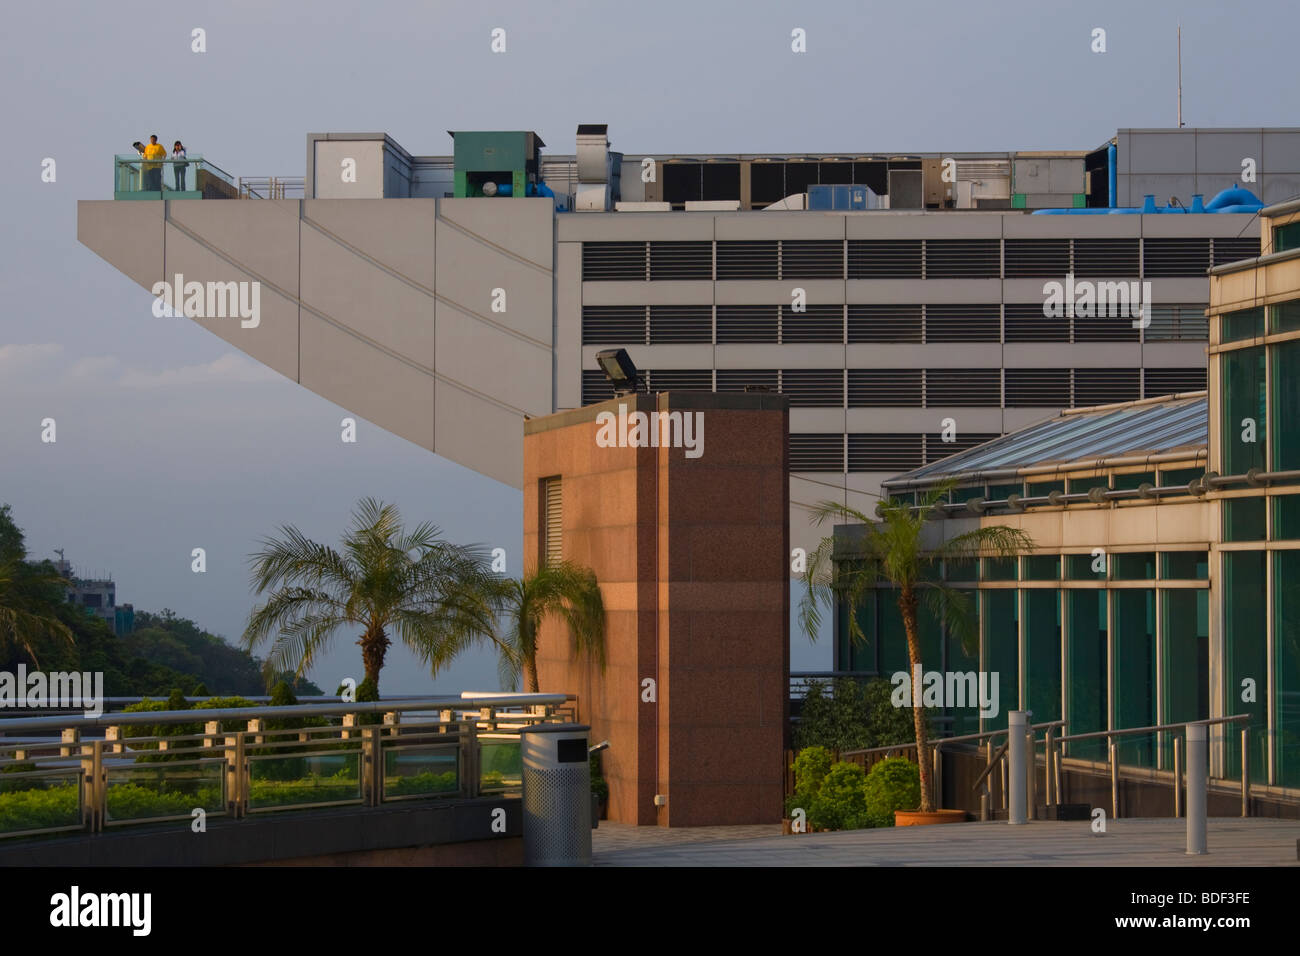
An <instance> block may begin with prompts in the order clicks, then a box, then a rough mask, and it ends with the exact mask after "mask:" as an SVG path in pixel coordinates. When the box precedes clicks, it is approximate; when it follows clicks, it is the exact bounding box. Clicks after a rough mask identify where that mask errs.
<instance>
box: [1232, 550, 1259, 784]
mask: <svg viewBox="0 0 1300 956" xmlns="http://www.w3.org/2000/svg"><path fill="white" fill-rule="evenodd" d="M1264 588H1265V583H1264V552H1263V551H1224V552H1223V595H1224V598H1223V600H1224V607H1223V623H1224V635H1223V649H1224V655H1225V660H1224V670H1225V675H1226V681H1227V684H1226V686H1225V688H1224V692H1225V700H1226V702H1227V712H1228V714H1249V715H1250V779H1251V780H1259V781H1263V779H1264V775H1265V773H1266V772H1267V767H1266V766H1265V765H1264V729H1265V713H1266V710H1265V703H1264V698H1265V696H1266V694H1267V693H1268V665H1267V655H1266V650H1265V646H1266V645H1265V636H1266V621H1267V617H1266V602H1265V601H1264V600H1263V595H1264ZM1243 697H1244V698H1247V699H1245V700H1243ZM1240 731H1241V727H1240V726H1238V725H1233V727H1232V729H1231V730H1230V731H1228V732H1227V747H1226V751H1227V756H1228V766H1227V775H1228V777H1230V778H1231V777H1240V776H1241V733H1240Z"/></svg>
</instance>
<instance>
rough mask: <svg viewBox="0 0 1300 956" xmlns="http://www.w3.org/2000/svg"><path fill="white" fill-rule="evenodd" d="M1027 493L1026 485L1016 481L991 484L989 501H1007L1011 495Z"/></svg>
mask: <svg viewBox="0 0 1300 956" xmlns="http://www.w3.org/2000/svg"><path fill="white" fill-rule="evenodd" d="M1024 493H1025V486H1024V485H1022V484H1020V483H1016V484H1014V485H989V490H988V495H987V497H988V500H989V501H1005V500H1006V499H1007V498H1008V497H1009V496H1010V495H1021V496H1023V495H1024Z"/></svg>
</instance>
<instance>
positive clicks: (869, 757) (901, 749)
mask: <svg viewBox="0 0 1300 956" xmlns="http://www.w3.org/2000/svg"><path fill="white" fill-rule="evenodd" d="M1249 720H1250V715H1248V714H1234V715H1232V716H1230V717H1211V718H1208V719H1206V720H1189V721H1183V722H1181V723H1169V724H1154V725H1152V726H1149V727H1128V728H1124V729H1120V730H1098V731H1090V732H1088V733H1080V734H1058V733H1057V730H1058V728H1065V727H1067V725H1068V722H1067V721H1065V720H1053V721H1048V722H1045V723H1041V724H1032V725H1030V727H1029V731H1030V734H1031V735H1034V737H1033V741H1032V747H1031V748H1030V752H1029V761H1028V767H1027V779H1026V786H1027V791H1028V800H1027V803H1028V807H1029V812H1030V815H1031V817H1032V816H1033V815H1034V812H1035V810H1036V808H1037V805H1038V801H1037V792H1038V774H1039V769H1038V767H1039V764H1038V760H1039V751H1038V747H1039V745H1040V744H1041V745H1042V748H1043V749H1042V760H1043V769H1042V774H1043V793H1044V805H1045V806H1047V807H1058V806H1060V805H1061V793H1062V787H1061V774H1062V763H1063V761H1064V760H1066V759H1078V758H1067V757H1066V756H1065V745H1066V744H1067V743H1073V742H1078V741H1082V740H1098V739H1102V738H1105V739H1106V740H1107V744H1108V747H1107V751H1108V755H1107V763H1108V765H1109V770H1110V782H1111V813H1110V816H1111V819H1118V818H1119V816H1120V813H1119V810H1120V799H1119V798H1120V780H1121V778H1122V776H1123V770H1122V766H1123V765H1122V764H1121V763H1120V760H1119V745H1118V744H1117V743H1116V741H1115V738H1118V737H1126V736H1135V735H1138V734H1157V733H1159V734H1163V733H1172V734H1174V736H1173V739H1172V750H1173V769H1172V773H1171V775H1172V778H1173V788H1174V816H1175V817H1181V816H1182V815H1183V810H1184V801H1183V794H1182V791H1183V778H1184V768H1183V765H1182V755H1183V751H1184V746H1185V745H1184V744H1183V737H1184V736H1185V734H1186V730H1187V727H1189V726H1191V725H1203V726H1207V727H1208V726H1210V725H1212V724H1236V723H1245V722H1247V721H1249ZM1040 731H1041V732H1042V737H1037V736H1036V735H1037V734H1038V733H1039V732H1040ZM1180 732H1181V733H1180ZM1007 734H1008V729H1002V730H992V731H986V732H984V733H979V734H963V735H961V736H958V737H940V738H936V739H934V740H931V741H929V742H928V746H929V748H930V750H931V759H932V770H931V781H932V782H931V786H932V788H933V790H934V794H935V795H936V799H937V797H938V795H939V794H941V793H942V792H943V791H942V773H943V762H942V760H941V759H940V751H941V749H942V748H943V747H945V746H951V745H953V744H972V743H974V744H982V745H983V750H984V754H985V766H984V769H983V771H982V772H981V773H980V774H979V776H978V777H976V778H975V781H974V783H973V784H972V785H971V789H972V790H980V819H981V820H987V819H988V818H989V815H990V811H991V803H992V787H991V786H990V780H991V779H992V776H993V774H994V772H995V771H996V772H1000V774H1001V788H1000V789H1001V793H1002V801H1001V802H1002V809H1003V810H1006V809H1007V794H1008V790H1009V787H1008V783H1009V781H1008V772H1009V761H1008V759H1007V757H1008V750H1009V744H1010V739H1009V738H1008V739H1007V740H1006V741H1004V742H1003V743H1002V745H1001V746H999V747H997V748H996V749H994V742H995V741H996V740H997V738H999V737H1006V736H1007ZM1249 745H1250V728H1249V727H1248V726H1243V727H1242V728H1241V815H1242V816H1243V817H1246V816H1249V815H1250V746H1249ZM915 754H916V742H915V741H913V742H911V743H903V744H890V745H887V746H883V747H871V748H867V749H864V750H846V751H843V752H842V753H840V754H839V759H840V760H845V761H848V762H850V763H857V764H859V765H861V766H862V767H863V768H864V769H868V770H869V769H870V768H871V765H872V764H873V763H875V762H876V760H877V759H883V758H885V757H890V756H905V755H907V756H911V757H912V758H913V759H915ZM1081 762H1085V763H1096V761H1081ZM1152 773H1154V774H1155V775H1156V776H1159V775H1161V774H1162V773H1163V772H1162V771H1158V770H1157V771H1152ZM1219 779H1224V778H1219ZM981 787H982V789H981Z"/></svg>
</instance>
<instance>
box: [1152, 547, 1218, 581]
mask: <svg viewBox="0 0 1300 956" xmlns="http://www.w3.org/2000/svg"><path fill="white" fill-rule="evenodd" d="M1160 560H1161V562H1162V564H1161V568H1160V576H1161V577H1162V578H1165V579H1167V580H1170V581H1204V580H1207V579H1208V578H1209V576H1210V556H1209V554H1207V553H1206V552H1205V551H1165V552H1164V553H1162V554H1161V555H1160Z"/></svg>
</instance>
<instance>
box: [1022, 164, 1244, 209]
mask: <svg viewBox="0 0 1300 956" xmlns="http://www.w3.org/2000/svg"><path fill="white" fill-rule="evenodd" d="M1112 172H1113V168H1112ZM1263 207H1264V203H1263V202H1262V201H1261V200H1260V199H1259V198H1258V197H1257V196H1256V195H1255V194H1254V193H1252V192H1251V191H1250V190H1249V189H1243V188H1242V187H1241V186H1229V187H1228V188H1227V189H1225V190H1223V191H1222V192H1220V193H1219V194H1218V195H1216V196H1215V197H1214V198H1213V199H1211V200H1210V201H1209V202H1205V201H1204V197H1203V196H1201V194H1200V193H1197V194H1196V195H1194V196H1192V206H1191V208H1190V209H1184V208H1183V207H1181V206H1174V205H1172V204H1171V205H1168V206H1165V207H1164V208H1163V209H1161V208H1158V207H1157V206H1156V197H1155V196H1151V195H1148V196H1144V197H1142V205H1141V206H1138V207H1134V208H1129V207H1127V206H1126V207H1123V208H1120V207H1116V208H1113V209H1097V208H1094V209H1035V210H1034V211H1033V213H1032V215H1035V216H1097V215H1107V214H1109V215H1112V216H1137V215H1147V216H1151V215H1155V214H1157V213H1175V214H1178V215H1183V214H1186V213H1214V212H1225V213H1255V212H1259V210H1260V209H1262V208H1263Z"/></svg>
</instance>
